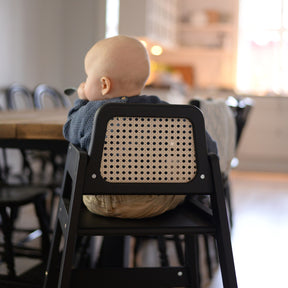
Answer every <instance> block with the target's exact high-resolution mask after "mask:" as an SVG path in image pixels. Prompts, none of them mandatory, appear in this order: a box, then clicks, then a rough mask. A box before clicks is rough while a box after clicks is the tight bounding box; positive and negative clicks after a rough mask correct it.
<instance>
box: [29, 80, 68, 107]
mask: <svg viewBox="0 0 288 288" xmlns="http://www.w3.org/2000/svg"><path fill="white" fill-rule="evenodd" d="M33 94H34V104H35V107H36V109H53V108H62V107H66V108H70V107H71V101H70V100H69V97H68V96H67V95H65V94H62V93H60V92H59V91H58V90H57V89H55V88H54V87H51V86H49V85H46V84H39V85H38V86H36V88H35V89H34V93H33Z"/></svg>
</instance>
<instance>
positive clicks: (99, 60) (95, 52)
mask: <svg viewBox="0 0 288 288" xmlns="http://www.w3.org/2000/svg"><path fill="white" fill-rule="evenodd" d="M85 71H86V74H87V79H86V82H85V83H81V84H80V86H79V88H78V94H79V98H82V99H87V100H89V101H93V100H104V99H109V98H115V97H120V96H127V97H130V96H134V95H138V94H140V92H141V90H142V89H143V87H144V85H145V82H146V80H147V78H148V76H149V72H150V65H149V56H148V53H147V50H146V49H145V47H144V46H143V45H142V43H141V42H140V41H138V40H137V39H135V38H131V37H128V36H122V35H120V36H115V37H112V38H107V39H104V40H101V41H99V42H97V43H96V44H95V45H94V46H93V47H92V48H91V49H90V50H89V51H88V53H87V54H86V57H85Z"/></svg>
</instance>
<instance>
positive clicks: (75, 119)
mask: <svg viewBox="0 0 288 288" xmlns="http://www.w3.org/2000/svg"><path fill="white" fill-rule="evenodd" d="M102 102H103V101H97V102H96V101H90V102H89V101H87V100H81V99H77V100H76V101H75V103H74V107H73V108H72V109H71V110H70V111H69V113H68V117H67V122H66V123H65V125H64V127H63V135H64V137H65V139H67V140H68V141H69V142H71V143H72V144H74V145H76V146H78V147H80V148H82V149H84V150H88V148H89V144H90V138H91V131H92V127H93V119H94V115H95V112H96V111H97V109H98V108H99V107H100V106H101V105H102V104H103V103H102Z"/></svg>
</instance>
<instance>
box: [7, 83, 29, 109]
mask: <svg viewBox="0 0 288 288" xmlns="http://www.w3.org/2000/svg"><path fill="white" fill-rule="evenodd" d="M6 101H7V106H8V109H11V110H26V109H34V103H33V97H32V93H31V91H30V90H29V89H28V88H27V87H25V86H24V85H22V84H18V83H14V84H12V85H11V86H9V87H8V89H7V90H6Z"/></svg>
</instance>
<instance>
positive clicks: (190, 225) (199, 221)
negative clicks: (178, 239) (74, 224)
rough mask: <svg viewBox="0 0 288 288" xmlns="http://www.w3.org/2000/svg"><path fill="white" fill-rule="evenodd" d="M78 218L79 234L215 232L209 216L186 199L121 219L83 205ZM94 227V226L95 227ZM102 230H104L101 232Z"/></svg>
mask: <svg viewBox="0 0 288 288" xmlns="http://www.w3.org/2000/svg"><path fill="white" fill-rule="evenodd" d="M82 210H83V211H81V213H80V218H79V228H78V229H79V234H82V235H98V234H101V235H103V234H105V235H125V234H126V235H127V233H131V232H132V231H133V232H132V233H133V235H151V234H155V235H161V234H176V233H177V232H179V234H183V232H185V233H193V232H195V231H196V229H197V231H199V230H200V231H201V233H214V232H215V228H213V224H212V222H211V220H210V219H209V218H208V217H204V215H203V217H201V214H200V215H199V211H198V210H197V211H198V213H197V211H196V209H195V207H193V206H192V205H191V204H189V203H185V204H182V205H179V206H178V207H177V208H175V209H173V210H171V211H168V212H166V213H164V214H162V215H159V216H156V217H152V218H145V219H120V218H112V217H111V218H109V217H103V216H99V215H96V214H93V213H91V212H90V211H88V210H87V209H86V208H85V207H83V209H82ZM96 227H97V228H96ZM102 233H103V234H102Z"/></svg>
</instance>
